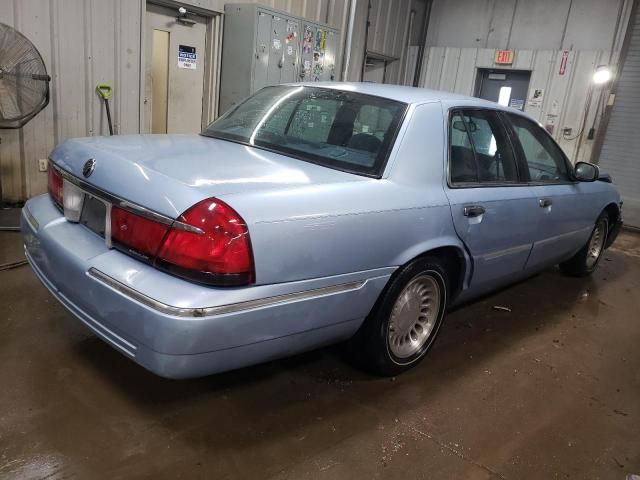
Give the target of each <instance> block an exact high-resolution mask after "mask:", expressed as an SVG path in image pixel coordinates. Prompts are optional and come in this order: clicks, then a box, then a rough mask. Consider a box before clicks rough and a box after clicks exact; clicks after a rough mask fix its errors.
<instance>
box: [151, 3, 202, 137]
mask: <svg viewBox="0 0 640 480" xmlns="http://www.w3.org/2000/svg"><path fill="white" fill-rule="evenodd" d="M146 22H147V25H146V27H147V28H146V52H145V67H146V68H145V92H144V113H145V115H144V131H145V132H146V133H198V132H200V131H201V130H202V122H203V109H202V105H203V98H202V96H203V91H204V72H205V64H206V62H205V37H206V30H207V19H206V18H204V17H200V16H198V15H195V14H192V13H189V14H188V16H187V19H186V20H185V21H184V22H180V21H177V20H176V11H175V10H173V9H168V8H164V7H161V6H158V5H153V4H151V3H148V4H147V13H146Z"/></svg>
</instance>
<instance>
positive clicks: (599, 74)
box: [593, 65, 612, 85]
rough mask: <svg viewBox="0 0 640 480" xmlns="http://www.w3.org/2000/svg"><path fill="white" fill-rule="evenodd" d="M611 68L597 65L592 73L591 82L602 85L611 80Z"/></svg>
mask: <svg viewBox="0 0 640 480" xmlns="http://www.w3.org/2000/svg"><path fill="white" fill-rule="evenodd" d="M611 77H612V75H611V70H610V69H609V67H607V66H606V65H598V67H596V71H595V72H594V73H593V83H595V84H596V85H602V84H605V83H607V82H608V81H609V80H611Z"/></svg>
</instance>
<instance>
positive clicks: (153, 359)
mask: <svg viewBox="0 0 640 480" xmlns="http://www.w3.org/2000/svg"><path fill="white" fill-rule="evenodd" d="M21 224H22V225H21V228H22V232H23V235H24V242H25V253H26V256H27V259H28V260H29V263H30V264H31V266H32V268H33V271H34V272H35V273H36V275H37V276H38V278H39V279H40V280H41V281H42V283H43V284H44V285H45V286H46V287H47V288H48V289H49V291H50V292H51V293H52V294H53V296H54V297H55V298H56V299H57V300H58V301H59V302H60V303H62V304H63V305H64V306H65V307H66V308H67V309H68V310H69V311H70V312H71V313H73V314H74V315H75V316H76V317H77V318H78V319H79V320H80V321H82V322H83V323H84V324H85V325H86V326H87V327H88V328H90V329H91V330H92V331H93V332H94V333H95V334H96V335H97V336H99V337H100V338H101V339H103V340H104V341H106V342H107V343H109V344H110V345H111V346H113V347H114V348H116V349H117V350H118V351H120V352H121V353H123V354H124V355H126V356H128V357H129V358H131V359H133V360H134V361H136V362H137V363H139V364H140V365H142V366H143V367H145V368H147V369H148V370H151V371H152V372H154V373H156V374H158V375H161V376H164V377H170V378H186V377H195V376H202V375H207V374H212V373H216V372H221V371H225V370H231V369H235V368H240V367H243V366H247V365H251V364H255V363H259V362H263V361H267V360H271V359H274V358H278V357H282V356H286V355H290V354H294V353H297V352H301V351H304V350H308V349H312V348H315V347H318V346H322V345H325V344H329V343H334V342H337V341H340V340H342V339H345V338H348V337H349V336H350V335H352V334H353V333H354V332H355V331H356V330H357V328H358V327H359V326H360V324H361V323H362V321H363V320H364V318H365V317H366V315H367V314H368V312H369V310H370V309H371V307H372V306H373V304H374V303H375V300H376V298H377V297H378V295H379V293H380V291H381V290H382V288H384V285H385V284H386V282H387V280H388V278H389V276H390V275H391V273H392V271H393V269H382V270H375V271H369V272H358V273H354V274H347V275H338V276H335V277H329V278H322V279H313V280H305V281H300V282H290V283H286V284H276V285H261V286H253V287H248V288H226V289H220V288H211V287H204V286H201V285H196V284H192V283H189V282H186V281H184V280H181V279H178V278H176V277H173V276H171V275H168V274H166V273H163V272H160V271H158V270H156V269H154V268H152V267H150V266H148V265H145V264H143V263H141V262H139V261H137V260H135V259H133V258H130V257H128V256H127V255H124V254H122V253H120V252H117V251H115V250H111V249H108V248H107V247H106V245H105V243H104V240H103V239H102V238H101V237H99V236H97V235H95V234H94V233H93V232H91V231H89V230H88V229H86V228H84V227H83V226H81V225H77V224H73V223H70V222H67V221H66V220H65V219H64V217H63V216H62V215H61V214H60V212H59V211H58V210H57V209H56V208H55V207H54V206H53V204H52V203H51V201H50V200H49V198H48V197H47V196H41V197H36V198H34V199H31V200H30V201H29V202H27V204H26V205H25V208H24V209H23V214H22V221H21Z"/></svg>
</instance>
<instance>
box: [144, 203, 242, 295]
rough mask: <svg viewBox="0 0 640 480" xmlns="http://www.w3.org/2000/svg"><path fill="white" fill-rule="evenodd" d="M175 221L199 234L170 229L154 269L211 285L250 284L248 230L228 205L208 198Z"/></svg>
mask: <svg viewBox="0 0 640 480" xmlns="http://www.w3.org/2000/svg"><path fill="white" fill-rule="evenodd" d="M178 221H180V222H182V223H183V224H187V225H190V226H192V227H196V228H198V229H200V230H201V232H202V233H197V232H192V231H188V230H185V229H181V228H175V227H174V228H172V229H171V230H170V231H169V234H168V235H167V236H166V238H165V240H164V242H163V244H162V247H161V248H160V251H159V252H158V256H157V258H156V265H157V266H159V267H161V268H164V269H166V270H168V271H170V272H172V273H175V274H177V275H180V276H183V277H187V278H189V279H191V280H195V281H199V282H202V283H208V284H214V285H227V286H229V285H247V284H249V283H252V282H253V281H254V265H253V255H252V252H251V240H250V239H249V230H248V228H247V225H246V223H245V221H244V220H243V219H242V217H240V215H238V213H237V212H236V211H235V210H234V209H232V208H231V207H230V206H229V205H227V204H226V203H224V202H222V201H220V200H218V199H216V198H209V199H207V200H203V201H201V202H199V203H197V204H196V205H194V206H193V207H191V208H190V209H189V210H187V211H186V212H184V213H183V214H182V215H181V216H180V218H178Z"/></svg>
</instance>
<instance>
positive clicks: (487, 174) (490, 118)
mask: <svg viewBox="0 0 640 480" xmlns="http://www.w3.org/2000/svg"><path fill="white" fill-rule="evenodd" d="M449 135H450V157H449V158H450V160H449V170H450V178H451V183H452V184H454V185H460V184H469V183H471V184H476V183H479V184H500V183H514V182H517V181H518V170H517V168H516V162H515V158H514V155H513V151H512V148H511V144H510V143H509V140H508V138H507V135H506V134H505V131H504V128H503V127H502V124H501V122H500V119H499V118H498V115H497V114H496V113H495V112H493V111H490V110H463V111H457V112H454V113H453V114H452V115H451V121H450V125H449Z"/></svg>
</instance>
